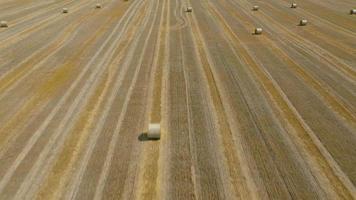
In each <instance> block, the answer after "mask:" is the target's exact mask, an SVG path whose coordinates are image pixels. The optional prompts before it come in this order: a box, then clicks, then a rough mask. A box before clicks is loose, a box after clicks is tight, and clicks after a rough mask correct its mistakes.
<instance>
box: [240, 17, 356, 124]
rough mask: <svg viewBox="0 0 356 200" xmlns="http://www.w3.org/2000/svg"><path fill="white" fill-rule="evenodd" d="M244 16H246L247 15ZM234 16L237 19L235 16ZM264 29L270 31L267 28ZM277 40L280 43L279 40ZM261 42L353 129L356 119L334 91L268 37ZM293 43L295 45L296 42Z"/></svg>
mask: <svg viewBox="0 0 356 200" xmlns="http://www.w3.org/2000/svg"><path fill="white" fill-rule="evenodd" d="M245 14H246V15H247V13H245ZM234 15H235V16H236V17H238V16H237V15H236V14H234ZM245 29H246V30H248V27H246V26H245ZM266 29H267V30H270V29H269V28H266ZM271 32H272V31H271ZM282 35H283V34H282ZM281 37H283V36H281ZM278 40H279V41H281V39H280V38H279V39H278ZM261 42H265V43H266V44H265V45H266V46H269V47H271V48H273V49H274V50H275V51H276V52H277V53H278V55H279V56H280V57H281V58H284V59H283V60H285V61H287V62H288V66H289V67H291V68H292V69H293V71H294V73H295V74H297V75H298V76H299V77H301V78H302V79H303V80H304V81H305V82H306V83H308V85H310V86H312V88H313V89H314V90H315V91H316V92H317V93H319V94H320V96H321V97H322V98H323V99H324V101H325V102H327V103H328V105H330V106H331V107H332V108H333V111H334V112H335V113H337V114H339V115H340V116H342V117H343V119H345V120H347V122H348V123H349V124H351V126H352V127H355V122H356V118H355V116H354V115H353V113H352V112H351V111H350V110H349V109H348V108H349V106H348V105H347V104H345V103H343V100H341V99H340V98H339V97H338V95H337V94H336V93H335V91H334V90H332V89H331V88H330V87H328V86H327V83H321V82H320V80H317V79H316V78H315V77H314V76H313V75H311V74H309V73H308V72H307V71H305V70H304V69H303V67H302V66H300V65H298V64H297V63H296V62H295V61H293V59H292V58H291V57H290V56H289V55H287V54H286V53H285V52H284V51H283V50H282V49H280V47H278V46H276V45H275V43H274V42H272V41H271V40H270V39H269V38H268V37H264V40H263V41H261ZM281 42H282V41H281ZM282 43H283V42H282ZM294 43H296V41H295V42H294Z"/></svg>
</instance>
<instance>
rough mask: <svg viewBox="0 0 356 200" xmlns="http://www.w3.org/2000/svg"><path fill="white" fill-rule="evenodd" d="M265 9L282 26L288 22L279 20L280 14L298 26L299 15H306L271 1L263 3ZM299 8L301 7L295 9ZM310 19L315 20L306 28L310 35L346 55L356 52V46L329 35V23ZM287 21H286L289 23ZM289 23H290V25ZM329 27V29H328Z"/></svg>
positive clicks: (346, 36)
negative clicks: (337, 40) (336, 39)
mask: <svg viewBox="0 0 356 200" xmlns="http://www.w3.org/2000/svg"><path fill="white" fill-rule="evenodd" d="M263 10H264V11H266V12H268V13H271V14H270V15H271V17H272V19H275V22H277V23H279V24H280V25H281V26H286V24H284V23H282V22H279V21H278V19H279V18H280V15H283V16H284V20H288V22H289V23H290V24H292V25H293V26H296V24H297V22H298V20H299V19H297V16H305V15H301V14H297V13H295V12H288V10H290V8H288V7H282V6H278V5H274V4H271V3H263ZM294 10H298V11H299V9H294ZM307 19H308V20H310V21H312V22H313V25H312V26H308V27H307V29H304V32H305V33H308V34H310V35H314V36H315V37H316V38H318V39H320V40H321V41H322V42H323V43H325V44H328V45H330V46H332V47H333V48H335V49H337V50H338V51H341V52H342V53H343V54H345V57H349V56H352V55H353V54H355V53H356V50H355V48H352V45H350V44H347V45H345V44H344V43H342V42H336V41H335V36H331V35H328V33H329V32H327V31H328V29H331V28H330V27H328V26H327V24H324V23H317V22H318V21H317V20H316V21H315V20H313V19H311V18H307ZM288 22H286V23H288ZM290 24H289V25H290ZM326 28H328V29H326ZM333 30H339V29H336V28H335V29H333ZM335 33H337V34H339V37H340V36H342V37H345V38H349V39H351V38H355V35H351V36H350V35H347V34H343V32H340V31H337V32H335Z"/></svg>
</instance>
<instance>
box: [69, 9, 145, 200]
mask: <svg viewBox="0 0 356 200" xmlns="http://www.w3.org/2000/svg"><path fill="white" fill-rule="evenodd" d="M128 13H130V14H131V15H133V14H134V13H135V11H128ZM144 23H145V24H147V23H148V19H147V18H146V19H145V22H144ZM138 32H139V35H142V34H143V28H141V31H138ZM136 38H137V39H136V40H135V41H134V44H133V46H131V48H130V50H129V52H128V54H127V55H128V57H127V58H126V59H125V62H124V64H123V68H124V69H125V71H124V72H123V73H121V75H120V77H119V78H118V79H117V81H116V82H115V83H114V85H115V88H116V89H114V90H113V91H118V88H120V87H121V84H122V82H123V79H124V77H125V74H126V73H127V72H126V71H127V70H128V68H129V66H130V63H131V61H132V59H133V51H134V50H135V48H136V47H137V44H138V38H139V37H136ZM131 70H133V69H131ZM137 72H138V69H136V70H135V74H136V73H137ZM131 86H132V84H131ZM131 86H130V88H132V87H131ZM116 96H117V92H116V93H115V92H114V93H112V94H111V95H110V96H109V97H108V103H107V104H108V105H111V106H106V107H105V110H104V111H103V114H102V115H101V118H100V119H99V120H98V124H99V125H98V126H96V127H95V129H94V130H93V134H92V135H91V137H90V138H89V141H88V148H87V149H86V150H85V152H84V155H83V158H82V161H81V162H80V166H79V168H78V171H77V172H76V174H75V175H74V177H73V179H72V180H71V185H70V187H69V188H68V190H67V194H66V195H65V197H66V198H70V197H75V195H76V192H77V190H78V187H79V185H80V183H81V179H82V176H83V174H84V172H85V168H86V167H87V163H88V162H89V159H90V157H91V156H92V151H93V149H94V146H95V144H96V141H97V138H98V137H99V135H100V131H101V130H102V128H103V125H104V121H105V120H106V117H107V114H108V113H109V110H110V108H111V107H112V104H113V102H114V99H115V97H116ZM125 99H126V100H125V103H124V105H126V104H127V103H128V100H129V99H130V98H129V96H128V95H126V97H125ZM123 108H124V109H125V107H123ZM122 113H125V112H122ZM111 141H113V140H111ZM107 156H112V155H110V154H109V153H108V154H107ZM110 160H111V159H110ZM104 166H107V167H109V166H110V165H108V163H106V164H105V163H104ZM101 176H104V178H100V179H104V180H103V181H105V179H106V177H105V170H102V172H101ZM99 182H100V181H99ZM98 192H99V194H95V196H101V194H100V193H101V191H100V189H97V191H96V193H98Z"/></svg>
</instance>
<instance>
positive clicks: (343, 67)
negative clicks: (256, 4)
mask: <svg viewBox="0 0 356 200" xmlns="http://www.w3.org/2000/svg"><path fill="white" fill-rule="evenodd" d="M244 2H245V3H244ZM231 3H232V4H233V5H235V7H236V8H241V7H243V9H241V10H242V11H243V12H244V13H245V14H246V15H247V16H249V14H248V13H247V12H246V10H249V9H250V8H251V7H252V4H251V3H249V2H247V1H239V3H237V2H236V1H231ZM258 12H259V13H261V17H259V18H251V20H252V21H254V22H259V24H272V25H273V31H272V29H269V30H270V31H271V32H273V33H275V34H278V35H279V36H280V37H284V41H290V42H292V43H293V45H294V46H296V47H299V48H300V50H302V51H305V52H307V53H308V54H310V55H314V56H315V57H319V58H322V59H323V60H321V62H324V63H325V64H327V65H328V66H329V67H330V69H332V70H333V71H335V72H336V73H338V74H340V75H341V76H343V77H344V78H345V79H347V80H349V81H350V82H353V83H354V82H355V78H356V71H355V70H354V69H353V67H352V66H350V65H349V64H347V63H345V62H344V61H343V60H341V59H339V58H338V57H336V56H334V55H333V54H331V53H330V52H329V51H327V50H326V49H324V48H322V47H320V46H319V45H317V44H315V43H313V42H312V41H309V40H306V39H304V38H302V37H300V36H299V35H297V34H295V33H293V32H291V31H290V30H288V29H286V28H285V27H283V26H281V25H279V22H277V21H275V20H274V19H273V18H272V17H270V16H269V15H268V14H267V13H265V12H263V11H262V10H261V11H258ZM265 28H266V29H268V26H265ZM280 33H285V34H280ZM324 60H325V61H324Z"/></svg>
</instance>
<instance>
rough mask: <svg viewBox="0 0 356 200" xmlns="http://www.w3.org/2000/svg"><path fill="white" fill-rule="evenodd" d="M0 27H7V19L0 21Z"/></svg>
mask: <svg viewBox="0 0 356 200" xmlns="http://www.w3.org/2000/svg"><path fill="white" fill-rule="evenodd" d="M0 27H1V28H6V27H8V25H7V21H0Z"/></svg>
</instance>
